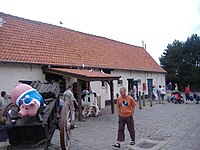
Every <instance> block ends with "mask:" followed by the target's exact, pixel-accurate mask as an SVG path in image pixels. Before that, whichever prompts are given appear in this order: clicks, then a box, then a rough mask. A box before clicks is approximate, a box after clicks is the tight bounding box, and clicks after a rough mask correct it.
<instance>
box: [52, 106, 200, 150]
mask: <svg viewBox="0 0 200 150" xmlns="http://www.w3.org/2000/svg"><path fill="white" fill-rule="evenodd" d="M110 110H111V109H110V106H106V108H104V109H102V110H101V112H102V115H101V116H99V117H89V118H85V121H86V122H79V121H76V122H75V124H76V125H77V126H78V128H76V129H74V130H73V131H72V143H71V148H70V150H112V149H113V148H112V146H111V145H112V144H114V143H115V142H116V136H117V125H118V124H117V121H118V117H117V114H116V113H115V114H111V113H110V112H111V111H110ZM115 110H116V109H115ZM134 120H135V129H136V145H137V144H138V141H139V140H141V139H148V140H152V141H158V142H159V141H160V142H161V141H162V142H163V141H164V142H165V144H163V145H162V146H161V147H159V148H158V149H159V150H199V149H200V104H195V103H190V104H173V103H167V104H154V105H153V107H150V106H149V104H146V106H145V107H143V109H138V107H137V109H136V112H135V116H134ZM129 142H130V137H129V134H128V132H127V128H126V141H125V142H124V143H122V148H121V149H123V150H136V148H135V146H130V145H129ZM51 143H52V146H51V147H50V148H49V149H50V150H59V149H60V139H59V131H58V130H56V132H55V133H54V136H53V138H52V142H51ZM146 150H150V149H147V148H146Z"/></svg>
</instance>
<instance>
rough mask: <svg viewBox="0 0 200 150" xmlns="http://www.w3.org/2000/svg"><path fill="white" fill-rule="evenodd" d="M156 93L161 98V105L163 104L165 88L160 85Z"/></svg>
mask: <svg viewBox="0 0 200 150" xmlns="http://www.w3.org/2000/svg"><path fill="white" fill-rule="evenodd" d="M158 91H159V94H160V97H161V101H162V104H165V95H166V92H165V87H164V86H163V87H162V86H161V85H159V88H158Z"/></svg>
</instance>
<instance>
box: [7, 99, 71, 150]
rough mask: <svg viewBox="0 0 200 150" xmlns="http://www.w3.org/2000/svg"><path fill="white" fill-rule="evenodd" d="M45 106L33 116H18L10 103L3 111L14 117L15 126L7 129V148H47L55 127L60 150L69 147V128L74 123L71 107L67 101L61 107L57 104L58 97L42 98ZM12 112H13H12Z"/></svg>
mask: <svg viewBox="0 0 200 150" xmlns="http://www.w3.org/2000/svg"><path fill="white" fill-rule="evenodd" d="M44 101H45V103H46V106H45V107H41V108H40V109H39V110H38V112H37V115H36V116H35V117H32V118H30V117H24V118H19V117H18V116H17V115H16V114H17V113H15V109H14V105H13V104H12V103H10V104H9V105H7V107H6V108H5V109H4V111H3V115H4V116H5V115H8V112H10V111H9V110H12V113H11V114H10V117H11V118H12V119H13V118H14V119H16V124H15V126H14V127H13V128H12V129H11V130H8V137H9V140H10V141H9V143H10V146H9V147H8V149H13V150H18V149H20V150H21V149H45V150H46V149H48V147H49V144H50V142H51V139H52V136H53V134H54V132H55V129H59V130H60V144H61V149H62V150H68V149H69V148H70V143H71V141H70V136H71V129H74V124H73V122H72V117H71V109H70V107H69V104H68V103H66V102H65V103H64V105H63V106H62V109H60V106H59V98H56V97H53V98H47V99H44ZM13 112H14V113H13Z"/></svg>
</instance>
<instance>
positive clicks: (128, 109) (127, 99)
mask: <svg viewBox="0 0 200 150" xmlns="http://www.w3.org/2000/svg"><path fill="white" fill-rule="evenodd" d="M120 95H121V96H119V98H118V99H117V109H118V115H119V121H118V136H117V143H116V144H114V145H112V146H113V147H116V148H120V142H122V141H124V140H125V134H124V129H125V124H127V128H128V131H129V133H130V137H131V143H130V145H135V128H134V120H133V115H134V112H135V106H136V102H135V100H134V99H133V98H132V97H131V96H129V95H126V88H125V87H121V88H120Z"/></svg>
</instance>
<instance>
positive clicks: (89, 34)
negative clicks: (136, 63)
mask: <svg viewBox="0 0 200 150" xmlns="http://www.w3.org/2000/svg"><path fill="white" fill-rule="evenodd" d="M0 14H3V15H7V16H11V17H15V18H17V19H22V20H25V21H30V22H32V23H36V24H43V25H48V26H54V27H57V28H62V29H65V30H69V31H72V32H76V33H80V34H84V35H88V36H93V37H97V38H102V39H106V40H110V41H113V42H116V43H119V44H124V45H127V46H133V47H138V48H142V49H144V48H143V47H141V46H137V45H133V44H129V43H126V42H122V41H117V40H115V39H111V38H108V37H104V36H99V35H95V34H92V33H85V32H82V31H77V30H75V29H70V28H66V27H62V26H58V25H54V24H51V23H46V22H42V21H36V20H31V19H27V18H23V17H18V16H15V15H11V14H6V13H4V12H0Z"/></svg>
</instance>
